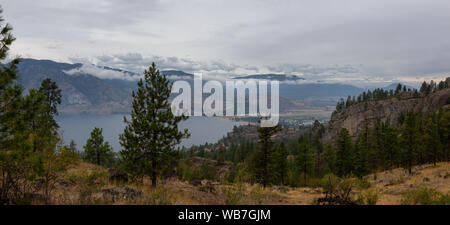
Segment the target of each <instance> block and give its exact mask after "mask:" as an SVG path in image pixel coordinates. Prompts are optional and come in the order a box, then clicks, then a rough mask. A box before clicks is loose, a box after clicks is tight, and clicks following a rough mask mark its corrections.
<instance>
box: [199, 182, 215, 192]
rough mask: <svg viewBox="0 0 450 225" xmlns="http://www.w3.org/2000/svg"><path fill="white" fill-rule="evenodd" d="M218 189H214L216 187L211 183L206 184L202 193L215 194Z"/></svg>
mask: <svg viewBox="0 0 450 225" xmlns="http://www.w3.org/2000/svg"><path fill="white" fill-rule="evenodd" d="M215 190H216V189H215V188H214V185H213V184H212V183H211V182H209V181H208V182H206V184H205V185H203V186H202V187H200V191H203V192H211V193H212V192H214V191H215Z"/></svg>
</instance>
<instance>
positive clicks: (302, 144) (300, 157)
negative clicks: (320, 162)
mask: <svg viewBox="0 0 450 225" xmlns="http://www.w3.org/2000/svg"><path fill="white" fill-rule="evenodd" d="M295 161H296V162H297V168H298V171H299V173H300V174H303V184H304V185H306V178H307V176H308V175H309V176H311V175H312V171H313V168H314V155H313V152H312V150H311V145H310V143H309V140H308V138H306V137H300V140H299V150H298V154H297V155H296V157H295Z"/></svg>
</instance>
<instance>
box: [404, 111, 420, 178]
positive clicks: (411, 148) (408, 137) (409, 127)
mask: <svg viewBox="0 0 450 225" xmlns="http://www.w3.org/2000/svg"><path fill="white" fill-rule="evenodd" d="M418 139H419V135H418V132H417V122H416V117H415V115H414V114H413V113H411V112H410V113H407V115H406V117H405V120H404V122H403V125H402V132H401V138H400V143H401V147H402V150H401V161H402V165H403V167H404V168H405V169H408V171H409V174H411V172H412V171H411V168H412V166H413V164H414V163H415V161H416V156H417V151H418V147H419V143H418Z"/></svg>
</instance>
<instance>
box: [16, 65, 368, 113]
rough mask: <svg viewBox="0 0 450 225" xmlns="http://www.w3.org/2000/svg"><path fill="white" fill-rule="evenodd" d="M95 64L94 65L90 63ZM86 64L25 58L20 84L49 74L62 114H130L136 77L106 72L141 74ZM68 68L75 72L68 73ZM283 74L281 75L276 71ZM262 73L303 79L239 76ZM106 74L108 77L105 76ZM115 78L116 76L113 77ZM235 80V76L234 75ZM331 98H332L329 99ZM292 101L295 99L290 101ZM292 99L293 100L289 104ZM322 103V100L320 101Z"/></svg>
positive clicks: (324, 90) (341, 87)
mask: <svg viewBox="0 0 450 225" xmlns="http://www.w3.org/2000/svg"><path fill="white" fill-rule="evenodd" d="M91 66H92V65H91ZM82 67H83V64H80V63H75V64H70V63H60V62H54V61H51V60H36V59H22V60H21V62H20V63H19V65H18V69H19V83H20V84H22V85H23V86H24V88H25V91H27V90H29V89H30V88H39V86H40V83H41V82H42V80H44V79H45V78H46V77H49V78H50V79H52V80H53V81H55V82H56V83H57V84H58V86H59V87H60V88H61V89H62V93H63V97H62V104H61V106H60V107H59V111H60V112H61V113H66V114H83V113H86V114H113V113H128V112H129V111H130V109H131V100H132V99H131V92H132V91H133V90H135V89H136V88H137V85H136V80H135V79H134V80H128V79H117V78H111V79H109V78H107V77H108V76H107V72H108V71H111V73H113V72H114V73H116V72H121V73H124V74H125V75H127V76H141V75H140V74H138V73H135V72H129V71H125V70H122V69H116V68H111V67H97V68H99V69H102V73H103V72H104V73H105V74H106V76H102V77H103V78H99V77H97V76H94V75H93V74H89V73H88V72H86V71H84V70H83V69H81V68H82ZM69 71H75V72H73V73H69ZM161 72H162V73H164V74H166V75H167V76H168V78H169V79H170V80H172V81H174V80H178V79H184V80H187V81H188V82H192V79H193V74H190V73H186V72H183V71H178V70H165V71H161ZM275 75H280V74H275ZM255 76H258V77H260V76H262V78H267V79H279V80H282V79H302V78H300V77H297V78H293V77H285V78H283V76H281V75H280V76H274V74H266V75H249V76H243V77H240V78H237V79H244V78H246V79H249V78H252V77H255ZM105 77H106V78H105ZM112 77H114V76H112ZM235 79H236V78H235ZM362 91H363V90H362V89H361V88H358V87H355V86H352V85H348V84H326V83H310V84H307V83H299V84H297V83H282V82H281V84H280V96H281V97H283V98H282V102H283V103H282V104H281V105H283V106H286V107H282V108H290V107H288V106H293V105H302V104H293V103H292V101H309V102H308V104H312V105H314V104H316V103H317V104H319V101H316V100H311V99H315V98H328V100H327V102H328V103H326V104H327V105H328V106H332V105H335V101H334V100H332V99H336V98H338V97H346V96H348V95H356V94H359V93H361V92H362ZM330 99H331V100H330ZM291 100H292V101H291ZM289 102H290V103H289ZM321 104H322V105H321V107H322V106H323V102H322V103H321Z"/></svg>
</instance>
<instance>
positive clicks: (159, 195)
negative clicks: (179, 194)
mask: <svg viewBox="0 0 450 225" xmlns="http://www.w3.org/2000/svg"><path fill="white" fill-rule="evenodd" d="M144 201H145V202H144V203H145V204H146V205H171V204H172V203H171V202H170V199H169V196H168V194H167V191H165V190H163V189H159V188H158V189H156V190H153V191H152V192H150V194H149V195H148V196H146V197H145V200H144Z"/></svg>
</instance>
